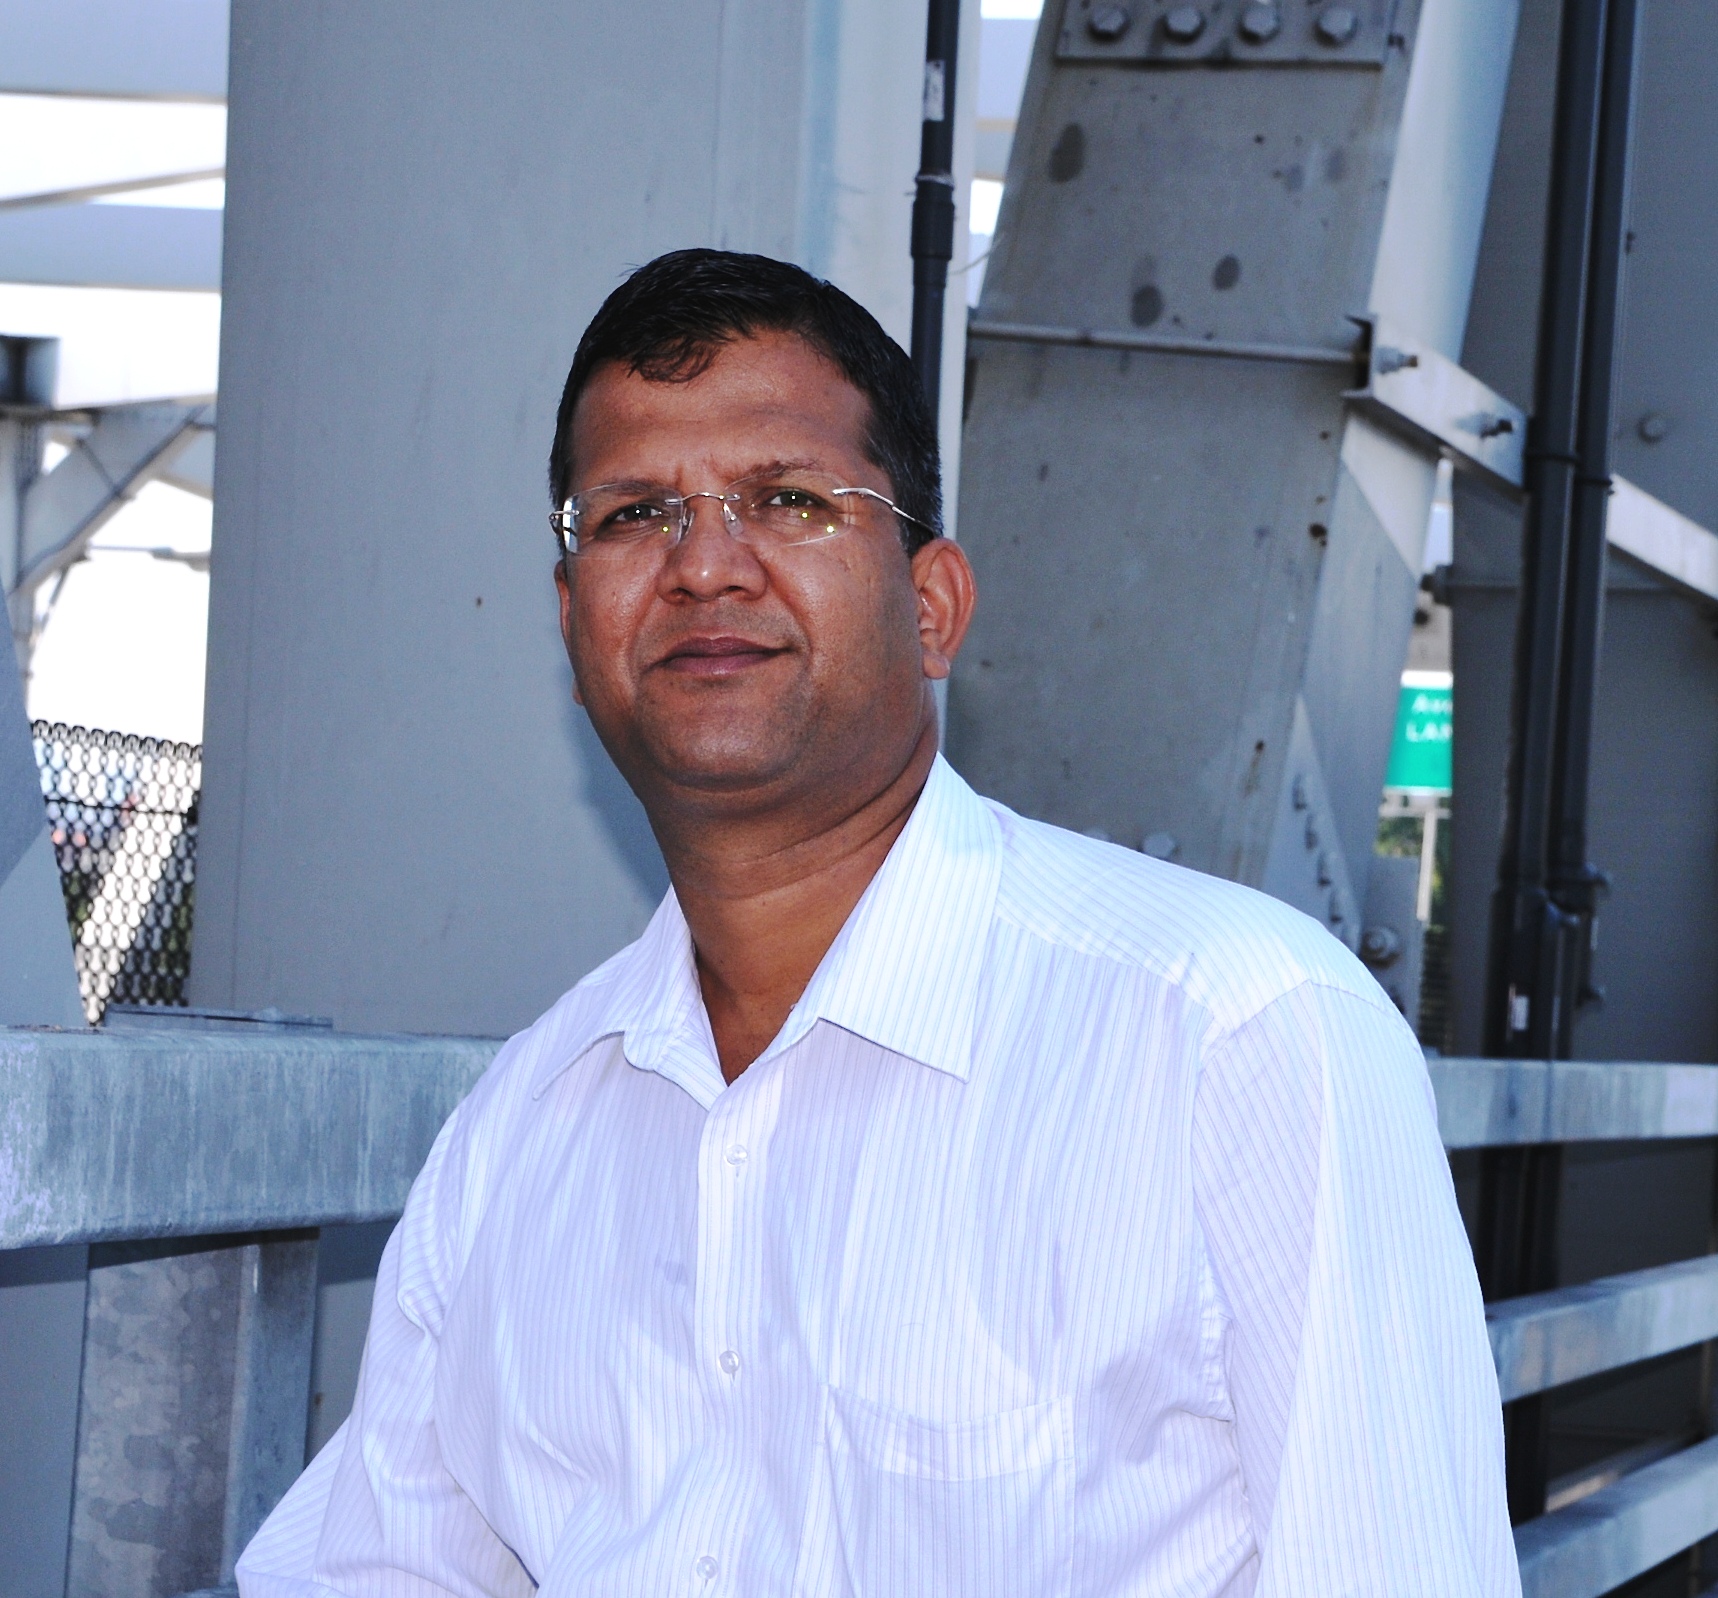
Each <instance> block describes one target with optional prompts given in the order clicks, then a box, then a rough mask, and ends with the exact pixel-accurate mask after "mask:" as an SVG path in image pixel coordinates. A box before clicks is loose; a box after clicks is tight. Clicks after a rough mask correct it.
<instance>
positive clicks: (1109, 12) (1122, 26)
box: [1086, 6, 1133, 44]
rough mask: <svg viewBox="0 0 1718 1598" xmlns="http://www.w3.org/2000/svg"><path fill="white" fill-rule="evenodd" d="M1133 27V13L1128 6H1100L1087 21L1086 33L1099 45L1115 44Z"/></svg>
mask: <svg viewBox="0 0 1718 1598" xmlns="http://www.w3.org/2000/svg"><path fill="white" fill-rule="evenodd" d="M1132 26H1133V13H1132V12H1131V11H1129V10H1128V8H1127V7H1126V6H1099V7H1098V9H1097V10H1096V11H1094V12H1093V13H1092V14H1091V16H1090V17H1088V18H1087V19H1086V32H1087V33H1089V34H1090V35H1091V36H1092V37H1093V38H1094V39H1096V40H1097V41H1098V43H1099V44H1114V43H1115V42H1116V40H1117V39H1119V38H1120V37H1121V36H1122V35H1123V34H1124V33H1126V32H1127V30H1128V29H1129V28H1131V27H1132Z"/></svg>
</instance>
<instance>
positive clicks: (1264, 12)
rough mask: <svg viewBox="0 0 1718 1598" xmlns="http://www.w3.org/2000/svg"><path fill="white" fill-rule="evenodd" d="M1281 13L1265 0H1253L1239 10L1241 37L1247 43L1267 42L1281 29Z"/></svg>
mask: <svg viewBox="0 0 1718 1598" xmlns="http://www.w3.org/2000/svg"><path fill="white" fill-rule="evenodd" d="M1282 25H1283V14H1282V12H1280V11H1278V10H1277V8H1276V7H1275V6H1274V5H1268V4H1266V3H1265V0H1253V4H1252V5H1250V6H1247V7H1246V8H1245V9H1244V10H1243V11H1242V12H1241V23H1240V28H1241V37H1242V38H1243V39H1245V40H1246V41H1247V43H1248V44H1269V43H1270V41H1271V40H1272V39H1274V38H1276V36H1277V34H1278V33H1279V32H1281V31H1282Z"/></svg>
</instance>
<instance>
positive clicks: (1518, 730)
mask: <svg viewBox="0 0 1718 1598" xmlns="http://www.w3.org/2000/svg"><path fill="white" fill-rule="evenodd" d="M1607 9H1608V8H1607V5H1606V0H1568V4H1567V6H1566V7H1565V10H1564V14H1563V32H1562V39H1561V41H1560V45H1559V52H1558V56H1559V58H1558V67H1557V112H1556V123H1555V127H1554V130H1553V134H1552V147H1551V191H1550V201H1549V206H1548V209H1547V216H1546V232H1545V279H1544V290H1543V296H1542V299H1541V301H1540V310H1539V349H1538V361H1537V371H1536V373H1535V382H1534V406H1533V420H1532V423H1531V424H1530V427H1529V433H1528V449H1527V460H1526V473H1525V486H1526V489H1527V494H1528V502H1527V515H1526V518H1525V522H1524V526H1523V530H1522V569H1521V598H1520V612H1519V615H1518V617H1517V621H1516V638H1515V675H1514V682H1513V685H1512V702H1511V714H1510V734H1511V737H1510V750H1509V772H1508V778H1507V782H1506V787H1505V794H1504V824H1503V839H1502V849H1501V852H1500V858H1499V864H1498V886H1497V891H1496V895H1495V897H1494V899H1493V914H1492V939H1491V972H1490V985H1489V990H1488V993H1487V1004H1486V1049H1487V1053H1490V1054H1496V1055H1515V1056H1526V1057H1538V1058H1547V1057H1548V1056H1549V1055H1550V1054H1551V1052H1552V1040H1553V1038H1554V1037H1555V1036H1556V1033H1557V1030H1558V1029H1557V1021H1558V1019H1559V1017H1558V1016H1557V1015H1555V1014H1554V1013H1553V1012H1554V1011H1555V1010H1556V1009H1557V1004H1556V996H1555V987H1556V981H1555V975H1556V971H1557V969H1558V966H1559V963H1560V961H1559V958H1558V950H1557V945H1558V944H1559V942H1560V941H1561V940H1562V938H1563V936H1564V933H1563V928H1562V916H1561V913H1560V912H1559V911H1558V910H1557V908H1556V906H1555V905H1553V904H1552V903H1551V901H1550V897H1549V894H1548V893H1547V891H1546V882H1547V878H1548V875H1549V867H1550V860H1549V837H1548V833H1549V827H1550V803H1551V788H1552V780H1553V778H1552V773H1553V770H1554V765H1555V742H1556V731H1557V717H1558V704H1557V700H1558V693H1557V689H1558V680H1559V676H1560V672H1559V665H1560V663H1561V659H1562V651H1563V628H1564V620H1565V617H1564V601H1565V590H1566V587H1567V568H1566V563H1567V556H1568V535H1569V525H1570V513H1571V508H1572V503H1573V500H1574V496H1575V476H1576V448H1577V443H1578V429H1579V407H1580V376H1581V366H1582V349H1583V344H1584V334H1585V332H1586V302H1587V281H1588V266H1589V261H1590V254H1591V241H1592V232H1593V201H1594V195H1593V190H1594V179H1595V175H1596V170H1597V166H1598V145H1599V102H1600V86H1601V77H1602V65H1603V57H1604V45H1605V20H1606V13H1607Z"/></svg>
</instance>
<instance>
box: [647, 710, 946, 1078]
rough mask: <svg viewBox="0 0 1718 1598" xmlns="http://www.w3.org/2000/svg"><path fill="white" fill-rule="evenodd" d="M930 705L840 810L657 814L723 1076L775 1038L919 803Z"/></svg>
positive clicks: (931, 749) (932, 735)
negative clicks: (831, 813) (886, 776)
mask: <svg viewBox="0 0 1718 1598" xmlns="http://www.w3.org/2000/svg"><path fill="white" fill-rule="evenodd" d="M936 753H937V729H936V720H935V717H934V715H932V716H931V717H930V718H928V720H927V722H926V724H925V725H924V727H923V728H922V729H921V732H920V736H919V740H918V743H917V744H916V745H915V747H914V749H913V752H912V756H911V758H910V759H909V760H908V761H907V763H906V765H905V766H904V767H903V768H902V769H901V770H900V771H899V772H898V773H896V775H895V776H894V777H893V778H892V779H890V780H888V781H886V782H885V783H883V784H882V786H881V787H880V788H879V789H878V790H877V791H876V792H874V793H872V794H871V795H870V797H868V798H867V799H866V800H865V801H864V802H863V803H862V804H861V805H859V806H858V808H856V809H844V810H843V811H842V812H841V813H840V814H839V815H838V816H837V817H836V818H835V819H834V820H833V821H828V820H825V819H822V818H819V817H816V816H814V815H811V814H809V812H810V811H811V810H812V806H811V805H810V804H809V803H808V804H807V806H806V807H805V809H806V811H807V812H808V814H807V815H804V816H802V815H800V814H798V813H797V807H796V810H795V811H790V812H788V813H786V814H783V813H779V812H778V813H777V814H775V815H773V816H772V817H770V818H769V820H768V822H767V823H764V822H761V821H758V820H752V821H748V822H745V823H731V824H724V823H721V822H715V821H710V820H707V819H706V820H703V821H700V822H697V823H694V824H692V825H688V826H685V827H679V828H677V827H674V826H671V825H668V826H665V825H662V824H660V821H661V819H662V818H655V817H653V818H652V819H653V820H657V821H658V823H659V824H658V825H657V827H656V832H657V837H658V839H659V840H660V841H661V844H662V852H663V856H664V858H665V859H666V861H667V864H668V875H669V879H670V880H671V881H672V882H673V884H674V892H675V896H676V898H678V900H679V902H680V909H681V913H682V914H683V915H684V916H685V917H686V924H687V926H688V927H689V928H690V929H691V933H692V944H693V948H694V949H695V951H696V953H697V961H698V980H699V985H700V987H701V988H702V990H703V995H704V1007H705V1009H706V1010H707V1011H708V1013H709V1017H710V1030H711V1032H712V1034H713V1035H714V1037H715V1040H716V1053H717V1056H718V1058H719V1060H720V1061H721V1066H722V1076H723V1078H724V1079H725V1080H726V1081H729V1082H732V1081H734V1080H735V1079H736V1078H737V1077H738V1076H739V1075H740V1073H741V1072H742V1071H744V1070H745V1069H746V1067H747V1066H748V1065H750V1064H751V1063H752V1061H753V1060H755V1059H756V1058H757V1057H758V1056H759V1055H760V1054H762V1053H763V1051H764V1050H765V1049H766V1048H768V1047H769V1045H770V1043H771V1041H772V1040H773V1039H774V1038H775V1035H776V1034H777V1033H778V1032H780V1031H781V1028H782V1024H783V1023H784V1022H785V1021H786V1020H787V1017H788V1013H789V1012H790V1011H791V1010H792V1009H793V1007H794V1005H795V1004H796V1003H798V1001H799V996H800V995H801V994H802V993H803V992H804V991H805V987H806V984H807V983H808V982H810V980H811V977H812V973H813V972H815V971H816V970H817V967H818V964H819V962H820V961H821V960H822V959H823V957H824V955H825V954H827V953H828V952H829V946H830V944H832V943H833V942H834V941H835V938H836V935H837V934H838V933H839V932H840V931H841V928H842V927H843V925H845V924H846V921H847V917H848V916H849V915H851V914H852V912H853V907H854V906H855V905H856V904H857V903H858V902H859V899H860V897H861V896H862V895H863V894H864V892H865V889H866V888H867V887H868V886H869V885H870V882H871V879H872V878H873V877H874V876H876V874H877V871H878V868H879V867H880V866H881V865H882V864H883V861H884V860H885V858H887V856H888V853H889V850H890V849H891V848H893V847H894V843H895V840H896V838H898V837H899V836H900V835H901V829H902V828H903V827H905V826H906V824H907V819H908V817H909V816H911V815H912V813H913V806H914V805H915V804H916V803H917V802H918V797H919V794H920V793H921V792H922V791H923V789H924V785H925V782H926V780H927V778H928V777H929V776H930V770H931V765H932V763H933V762H934V761H935V759H936Z"/></svg>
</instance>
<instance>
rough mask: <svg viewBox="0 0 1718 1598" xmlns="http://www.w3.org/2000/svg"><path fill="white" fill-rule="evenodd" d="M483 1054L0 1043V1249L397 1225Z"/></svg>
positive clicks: (327, 1039)
mask: <svg viewBox="0 0 1718 1598" xmlns="http://www.w3.org/2000/svg"><path fill="white" fill-rule="evenodd" d="M498 1047H499V1044H498V1043H497V1042H495V1041H493V1040H490V1039H480V1038H421V1037H358V1036H349V1035H343V1034H339V1033H330V1032H325V1031H320V1030H315V1029H302V1030H301V1029H288V1028H283V1029H281V1030H278V1031H273V1030H271V1031H267V1032H263V1031H261V1030H260V1029H259V1032H258V1033H257V1034H256V1035H252V1034H249V1033H238V1032H192V1031H186V1032H177V1031H172V1032H169V1031H165V1030H163V1031H161V1032H128V1033H119V1032H114V1033H100V1032H53V1031H34V1030H27V1029H0V1249H10V1248H28V1247H33V1246H39V1245H42V1244H49V1243H76V1242H100V1241H103V1240H106V1239H114V1238H148V1237H196V1236H204V1235H208V1234H213V1233H234V1232H255V1231H264V1230H275V1229H280V1228H286V1227H299V1226H318V1225H322V1224H324V1223H333V1222H337V1221H363V1220H378V1219H382V1218H384V1217H386V1216H390V1215H397V1214H399V1212H400V1210H401V1209H402V1207H403V1206H404V1204H405V1200H406V1194H407V1192H408V1191H409V1190H410V1188H411V1184H412V1180H413V1178H414V1177H416V1175H417V1173H418V1169H419V1167H420V1166H421V1165H422V1164H423V1160H424V1156H425V1155H426V1154H427V1153H428V1152H429V1147H430V1144H431V1142H433V1141H434V1138H435V1134H436V1132H437V1131H438V1130H439V1128H440V1127H441V1124H442V1122H443V1121H444V1120H446V1118H447V1116H448V1114H449V1112H450V1111H451V1110H452V1109H453V1107H454V1106H455V1105H456V1104H457V1103H458V1102H459V1100H460V1099H461V1098H462V1097H464V1095H465V1093H466V1091H467V1090H468V1089H469V1088H470V1087H471V1085H472V1084H473V1083H474V1082H475V1081H476V1080H477V1078H478V1077H479V1076H480V1075H482V1073H483V1071H484V1069H485V1067H486V1066H488V1064H489V1062H490V1061H491V1060H492V1059H493V1058H494V1055H495V1051H496V1049H497V1048H498Z"/></svg>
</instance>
